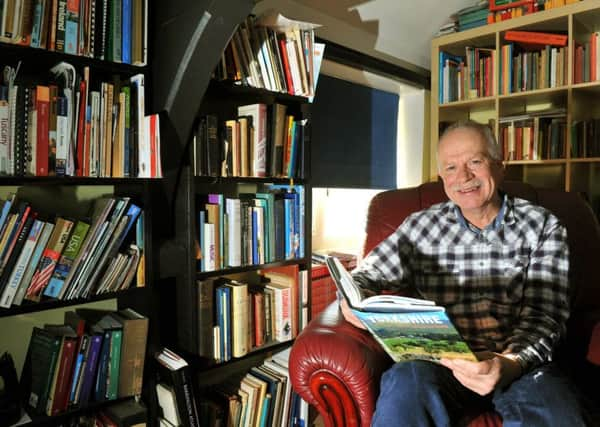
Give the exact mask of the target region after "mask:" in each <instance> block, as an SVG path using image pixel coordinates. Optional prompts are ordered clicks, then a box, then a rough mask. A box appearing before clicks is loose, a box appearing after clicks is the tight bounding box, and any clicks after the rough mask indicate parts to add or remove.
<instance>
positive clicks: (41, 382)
mask: <svg viewBox="0 0 600 427" xmlns="http://www.w3.org/2000/svg"><path fill="white" fill-rule="evenodd" d="M61 342H62V337H60V336H55V335H53V334H52V333H50V332H48V331H46V330H44V329H42V328H38V327H34V328H33V332H32V333H31V341H30V342H29V351H28V356H27V357H28V361H29V364H26V369H28V370H27V371H24V375H22V377H23V378H27V379H28V380H29V381H30V387H29V395H28V396H27V399H28V404H29V406H31V407H32V408H33V409H34V410H35V412H38V413H41V414H43V413H45V411H46V402H47V401H48V392H49V390H50V386H51V385H52V379H53V377H54V368H55V367H56V361H57V359H58V353H59V350H60V344H61ZM22 381H23V380H22Z"/></svg>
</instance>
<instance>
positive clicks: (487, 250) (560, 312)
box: [342, 121, 585, 427]
mask: <svg viewBox="0 0 600 427" xmlns="http://www.w3.org/2000/svg"><path fill="white" fill-rule="evenodd" d="M438 166H439V174H440V176H441V178H442V180H443V183H444V190H445V192H446V194H447V196H448V198H449V199H450V201H448V202H446V203H441V204H438V205H435V206H432V207H431V208H429V209H426V210H423V211H421V212H417V213H415V214H413V215H411V216H409V217H408V218H407V219H406V220H405V221H404V223H403V224H401V225H400V227H398V229H397V230H396V231H395V232H394V233H393V234H392V235H390V236H389V237H388V238H387V239H385V240H384V241H383V242H381V243H380V244H379V245H378V246H377V247H376V248H375V249H373V251H372V252H371V253H370V254H369V255H368V256H367V257H366V258H365V259H364V261H363V262H362V263H361V265H360V267H359V268H358V269H357V270H355V271H354V272H353V275H354V278H355V280H356V281H357V283H359V285H360V286H361V287H362V288H363V289H364V290H365V291H367V292H372V293H378V292H380V291H384V290H386V291H399V292H404V293H406V292H413V293H416V294H417V295H419V296H422V297H424V298H426V299H430V300H434V301H435V302H436V303H437V304H438V305H443V306H445V307H446V311H447V312H448V314H449V315H450V317H451V318H452V321H453V322H454V324H455V326H456V327H457V329H458V330H459V331H460V333H461V334H462V336H463V338H464V339H465V340H466V341H467V343H468V344H469V346H470V347H471V349H472V350H473V351H475V352H477V355H478V358H479V361H478V362H469V361H465V360H442V362H441V365H440V364H435V363H431V362H426V361H412V362H401V363H397V364H395V365H394V366H393V367H392V368H390V369H389V370H388V371H387V372H386V373H384V375H383V377H382V380H381V392H380V396H379V398H378V401H377V406H376V410H375V414H374V417H373V425H374V426H386V427H389V426H394V425H397V426H454V425H456V424H457V422H458V419H459V417H460V414H462V413H464V411H465V410H466V409H469V408H474V407H481V408H482V409H484V408H490V407H492V408H494V409H495V410H496V411H497V412H499V413H500V415H501V416H502V418H503V422H504V425H505V426H526V427H533V426H569V427H574V426H582V425H585V424H584V421H583V419H582V415H581V410H580V407H579V404H578V402H577V399H576V398H575V393H574V391H573V390H572V386H571V385H570V383H569V381H568V380H567V378H566V377H565V376H564V375H563V374H562V373H561V372H560V371H559V370H558V369H557V367H556V366H555V365H554V364H553V363H551V361H552V353H553V351H554V349H555V347H556V345H557V343H558V342H559V340H560V338H561V336H562V335H563V334H564V331H565V322H566V320H567V318H568V315H569V304H568V296H567V292H568V270H569V261H568V246H567V233H566V229H565V228H564V226H563V225H562V224H561V223H560V222H559V221H558V219H557V218H556V217H555V216H554V215H552V214H551V213H550V212H549V211H547V210H546V209H544V208H542V207H540V206H536V205H534V204H532V203H530V202H528V201H526V200H523V199H519V198H515V197H511V196H510V195H507V194H504V193H503V192H502V191H501V190H500V188H499V187H500V184H501V182H502V178H503V166H502V159H501V156H500V152H499V148H498V145H497V143H496V141H495V139H494V136H493V134H492V132H491V131H490V129H489V128H488V127H487V126H483V125H480V124H477V123H475V122H470V121H469V122H463V123H457V124H455V125H453V126H452V127H450V128H449V129H447V130H446V132H445V133H444V134H443V135H442V137H441V138H440V142H439V145H438ZM342 310H343V313H344V316H345V318H346V319H347V320H348V321H350V322H351V323H353V324H354V325H356V326H358V327H362V325H361V324H360V322H359V321H358V320H357V319H356V317H355V316H354V315H353V314H352V312H351V311H350V310H349V309H348V307H347V305H346V304H344V303H342Z"/></svg>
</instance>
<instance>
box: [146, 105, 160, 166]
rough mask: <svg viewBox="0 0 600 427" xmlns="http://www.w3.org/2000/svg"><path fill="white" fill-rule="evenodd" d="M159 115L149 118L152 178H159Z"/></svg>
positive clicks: (152, 115)
mask: <svg viewBox="0 0 600 427" xmlns="http://www.w3.org/2000/svg"><path fill="white" fill-rule="evenodd" d="M157 118H158V115H157V114H151V115H150V116H149V120H150V125H149V126H148V127H149V128H150V177H151V178H157V177H158V168H157V158H158V153H157V148H158V147H157V145H158V144H157V141H156V126H157Z"/></svg>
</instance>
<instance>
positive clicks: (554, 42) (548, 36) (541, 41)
mask: <svg viewBox="0 0 600 427" xmlns="http://www.w3.org/2000/svg"><path fill="white" fill-rule="evenodd" d="M504 40H507V41H513V42H519V43H525V44H531V45H542V46H546V45H550V46H566V45H567V35H566V34H555V33H541V32H536V31H517V30H509V31H507V32H506V33H505V34H504Z"/></svg>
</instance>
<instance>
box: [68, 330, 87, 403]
mask: <svg viewBox="0 0 600 427" xmlns="http://www.w3.org/2000/svg"><path fill="white" fill-rule="evenodd" d="M80 339H81V345H80V346H79V351H78V352H77V357H76V358H75V368H73V379H72V380H71V391H70V392H69V402H70V403H74V402H75V393H76V392H77V386H78V384H80V383H81V382H82V380H83V372H82V370H83V368H84V366H85V363H84V362H85V360H86V354H87V352H88V348H89V345H90V336H89V335H87V334H84V335H82V336H81V338H80Z"/></svg>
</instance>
